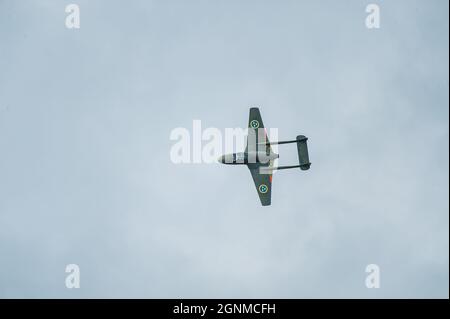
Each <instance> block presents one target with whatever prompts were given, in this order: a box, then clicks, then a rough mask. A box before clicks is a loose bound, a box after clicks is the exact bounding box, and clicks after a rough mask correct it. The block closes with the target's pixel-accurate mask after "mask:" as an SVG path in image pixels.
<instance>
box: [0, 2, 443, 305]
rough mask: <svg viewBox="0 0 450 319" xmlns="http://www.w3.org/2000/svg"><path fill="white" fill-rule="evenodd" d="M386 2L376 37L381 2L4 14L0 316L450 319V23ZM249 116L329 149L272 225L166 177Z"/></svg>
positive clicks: (292, 183)
mask: <svg viewBox="0 0 450 319" xmlns="http://www.w3.org/2000/svg"><path fill="white" fill-rule="evenodd" d="M372 2H374V3H378V4H379V5H380V8H381V28H380V29H378V30H369V29H367V28H366V27H365V18H366V15H367V14H366V12H365V8H366V5H367V4H369V3H370V2H369V1H363V0H359V1H356V0H353V1H331V0H330V1H312V0H311V1H269V0H267V1H255V0H253V1H238V0H236V1H219V0H217V1H206V0H204V1H200V0H193V1H181V0H180V1H144V0H142V1H128V2H125V1H106V0H96V1H87V0H83V1H81V0H80V1H76V2H75V3H77V4H79V5H80V9H81V28H80V29H79V30H68V29H66V28H65V25H64V20H65V17H66V13H65V12H64V8H65V6H66V5H67V4H69V3H70V2H68V1H55V0H19V1H13V0H0V297H4V298H12V297H26V298H35V297H41V298H47V297H62V298H72V297H74V298H80V297H88V298H92V297H125V298H131V297H153V298H164V297H169V298H177V297H184V298H188V297H191V298H196V297H202V298H207V297H248V298H254V297H269V298H283V297H286V298H313V297H325V298H333V297H339V298H342V297H343V298H346V297H361V298H380V297H387V298H397V297H407V298H412V297H426V298H431V297H439V298H444V297H445V298H448V296H449V197H448V192H449V180H448V176H449V157H448V154H449V148H448V145H449V122H448V116H449V112H448V110H449V109H448V104H449V93H448V92H449V74H448V68H449V65H448V61H449V51H448V44H449V43H448V36H449V34H448V26H449V24H448V23H449V17H448V10H449V8H448V2H447V1H445V0H433V1H424V0H422V1H412V0H396V1H372ZM251 106H259V107H260V109H261V112H262V116H263V119H264V122H265V124H266V126H268V127H275V128H278V129H279V136H280V138H282V139H283V138H292V137H295V136H296V135H298V134H304V135H307V136H308V137H309V138H310V140H309V147H310V158H311V161H312V163H313V165H312V167H311V170H310V171H308V172H300V171H297V170H293V171H283V172H280V173H278V174H276V175H275V176H274V189H273V194H272V195H273V198H272V206H270V207H261V206H260V204H259V200H258V197H257V194H256V191H255V189H254V186H253V182H252V181H251V178H250V173H249V172H248V171H247V169H246V168H245V167H225V166H222V165H219V164H210V165H206V164H197V165H194V164H184V165H174V164H172V163H171V161H170V157H169V151H170V148H171V146H172V145H173V142H172V141H170V140H169V135H170V132H171V130H172V129H173V128H175V127H186V128H188V129H190V128H191V126H192V121H193V120H194V119H200V120H202V124H203V126H204V128H206V127H217V128H219V129H221V130H223V129H224V128H226V127H242V126H245V125H246V123H247V117H248V109H249V107H251ZM279 151H280V155H281V158H280V164H290V163H293V162H295V161H296V149H295V146H294V145H288V146H283V147H280V149H279ZM70 263H76V264H78V265H79V266H80V268H81V288H80V289H73V290H69V289H66V288H65V284H64V280H65V276H66V274H65V272H64V270H65V265H67V264H70ZM371 263H375V264H378V265H379V266H380V268H381V288H380V289H367V288H366V287H365V282H364V281H365V277H366V273H365V267H366V265H367V264H371Z"/></svg>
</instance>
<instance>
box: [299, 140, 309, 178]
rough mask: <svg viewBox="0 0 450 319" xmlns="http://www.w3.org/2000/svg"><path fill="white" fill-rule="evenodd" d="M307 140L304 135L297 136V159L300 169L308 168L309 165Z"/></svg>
mask: <svg viewBox="0 0 450 319" xmlns="http://www.w3.org/2000/svg"><path fill="white" fill-rule="evenodd" d="M307 141H308V138H307V137H306V136H304V135H299V136H297V150H298V161H299V164H300V169H301V170H303V171H306V170H308V169H309V168H310V166H311V163H310V162H309V155H308V144H307Z"/></svg>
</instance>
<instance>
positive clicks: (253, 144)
mask: <svg viewBox="0 0 450 319" xmlns="http://www.w3.org/2000/svg"><path fill="white" fill-rule="evenodd" d="M258 143H269V138H268V137H267V132H266V130H265V129H264V123H263V120H262V117H261V113H260V112H259V108H257V107H252V108H251V109H250V115H249V117H248V137H247V146H246V149H245V151H246V152H256V151H257V144H258ZM262 150H264V149H262ZM262 150H261V149H260V150H259V151H262ZM266 152H267V153H268V154H270V153H271V149H270V145H269V144H267V146H266Z"/></svg>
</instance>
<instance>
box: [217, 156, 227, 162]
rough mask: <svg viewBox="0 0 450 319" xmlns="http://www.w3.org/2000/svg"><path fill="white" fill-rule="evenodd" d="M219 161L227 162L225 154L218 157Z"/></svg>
mask: <svg viewBox="0 0 450 319" xmlns="http://www.w3.org/2000/svg"><path fill="white" fill-rule="evenodd" d="M217 161H218V162H219V163H224V162H225V155H222V156H219V158H218V159H217Z"/></svg>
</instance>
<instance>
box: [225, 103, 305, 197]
mask: <svg viewBox="0 0 450 319" xmlns="http://www.w3.org/2000/svg"><path fill="white" fill-rule="evenodd" d="M307 140H308V138H307V137H305V136H304V135H299V136H297V138H296V139H295V140H290V141H278V142H272V143H271V142H270V141H269V140H268V138H267V132H266V130H265V128H264V124H263V121H262V118H261V114H260V112H259V109H258V108H257V107H253V108H251V109H250V116H249V119H248V135H247V146H246V148H245V151H244V152H241V153H233V154H226V155H222V156H220V157H219V159H218V161H219V162H220V163H223V164H230V165H247V167H248V168H249V169H250V173H251V174H252V178H253V181H254V183H255V187H256V190H257V192H258V195H259V199H260V200H261V204H262V205H263V206H269V205H270V204H271V195H272V172H273V171H274V170H282V169H290V168H300V169H301V170H308V169H309V168H310V166H311V163H310V162H309V155H308V145H307V142H306V141H307ZM289 143H297V151H298V159H299V165H291V166H278V167H274V165H273V163H274V160H275V159H277V158H278V157H279V155H278V154H276V153H274V152H273V151H272V148H271V147H270V145H281V144H289Z"/></svg>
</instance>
